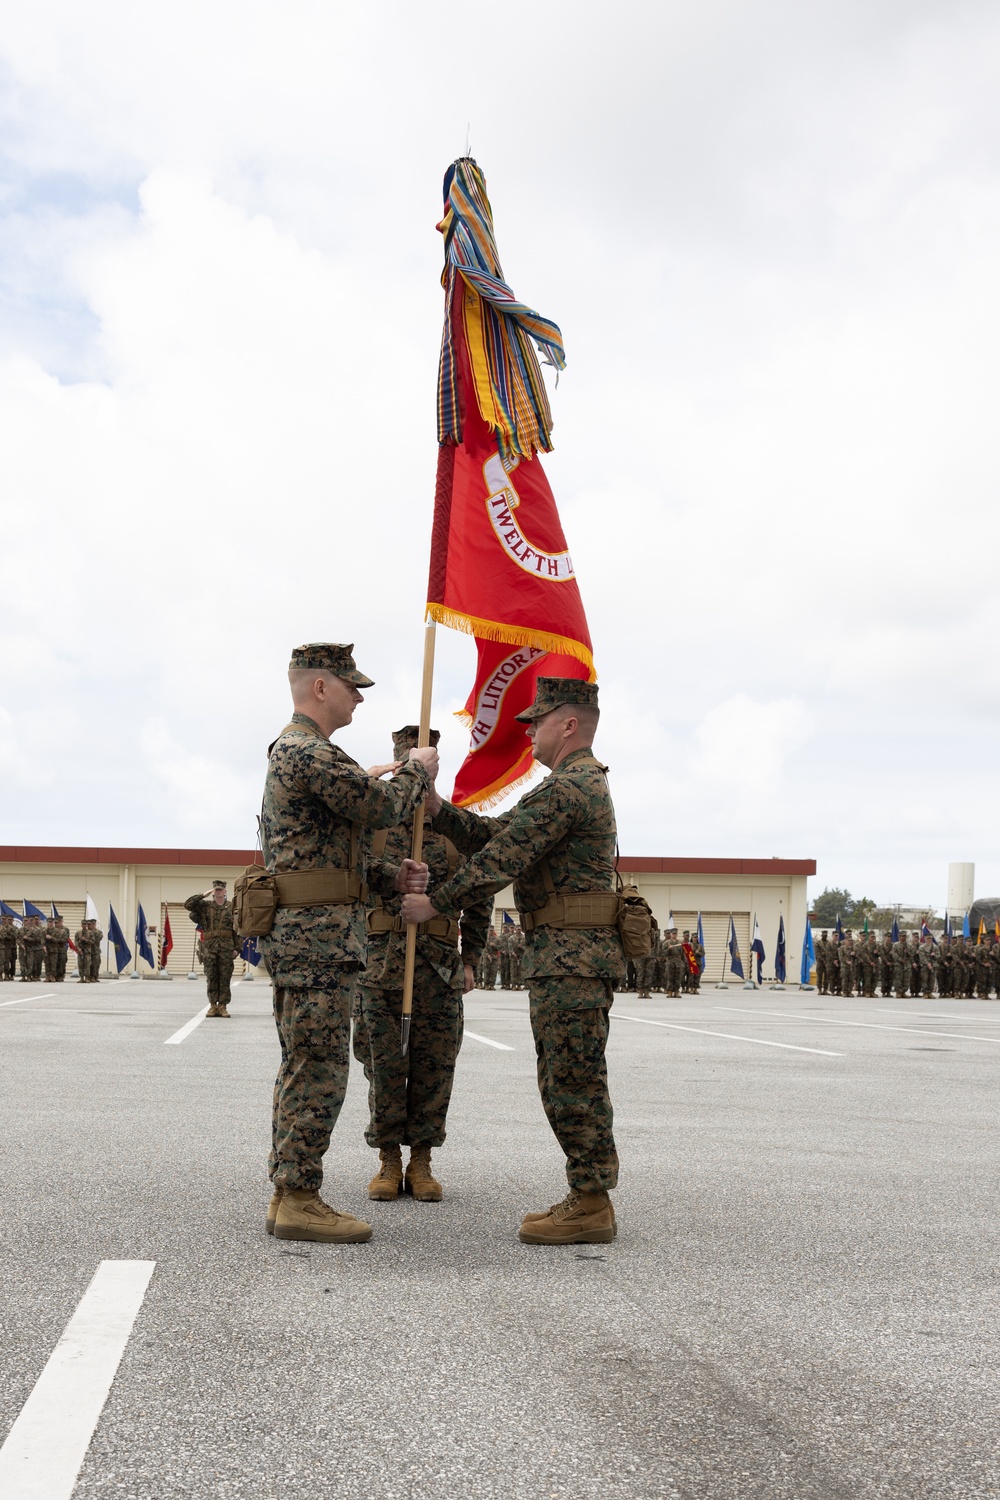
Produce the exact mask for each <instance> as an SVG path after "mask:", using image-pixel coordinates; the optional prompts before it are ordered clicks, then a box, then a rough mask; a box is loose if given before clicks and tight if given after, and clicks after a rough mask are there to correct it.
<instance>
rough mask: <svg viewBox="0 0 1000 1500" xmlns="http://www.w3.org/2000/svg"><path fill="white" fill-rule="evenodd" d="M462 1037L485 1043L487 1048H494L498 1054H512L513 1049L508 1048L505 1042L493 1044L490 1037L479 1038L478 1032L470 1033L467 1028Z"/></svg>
mask: <svg viewBox="0 0 1000 1500" xmlns="http://www.w3.org/2000/svg"><path fill="white" fill-rule="evenodd" d="M462 1035H463V1036H471V1038H472V1040H473V1041H474V1042H485V1043H486V1046H487V1047H496V1048H497V1049H498V1050H499V1051H500V1052H513V1051H514V1048H513V1047H508V1045H507V1043H506V1042H495V1041H493V1039H492V1038H491V1037H488V1036H480V1035H479V1032H478V1031H470V1030H469V1029H468V1027H466V1029H465V1030H464V1031H463V1032H462Z"/></svg>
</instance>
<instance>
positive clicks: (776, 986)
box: [768, 984, 785, 990]
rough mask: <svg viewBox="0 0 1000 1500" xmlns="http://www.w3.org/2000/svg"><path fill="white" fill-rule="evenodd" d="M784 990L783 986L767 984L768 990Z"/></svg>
mask: <svg viewBox="0 0 1000 1500" xmlns="http://www.w3.org/2000/svg"><path fill="white" fill-rule="evenodd" d="M784 988H785V986H784V985H783V984H769V985H768V989H769V990H783V989H784Z"/></svg>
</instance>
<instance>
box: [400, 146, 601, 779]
mask: <svg viewBox="0 0 1000 1500" xmlns="http://www.w3.org/2000/svg"><path fill="white" fill-rule="evenodd" d="M438 227H439V228H440V229H441V230H442V232H443V233H444V236H445V270H444V276H443V278H442V279H443V283H444V287H445V328H444V339H443V342H442V349H441V368H440V375H439V382H438V441H439V443H440V448H439V450H438V475H437V489H436V494H435V503H434V529H433V534H432V538H431V564H430V578H429V581H428V591H427V601H428V602H427V613H428V615H429V616H430V617H431V618H432V619H434V620H437V621H439V622H440V623H441V624H443V625H450V626H451V627H453V628H454V629H457V630H464V631H466V632H468V633H469V634H470V635H474V636H475V637H476V645H477V648H478V658H479V659H478V666H477V671H476V681H475V684H474V686H473V689H472V692H471V693H470V695H469V699H468V702H467V703H466V706H465V710H464V712H463V715H462V717H463V718H465V719H466V721H467V722H468V724H469V730H470V742H469V753H468V755H467V757H466V759H465V761H464V763H463V764H462V767H461V769H460V770H459V773H458V776H457V777H456V780H455V789H454V792H453V794H452V800H453V801H454V802H455V803H457V804H458V805H459V806H465V807H467V806H484V805H488V804H489V803H490V802H492V801H495V800H497V799H499V798H500V797H502V796H503V795H505V794H506V793H507V792H508V791H509V790H510V789H511V788H512V787H513V786H515V785H517V783H518V782H519V781H522V780H524V779H525V778H526V777H527V776H529V775H530V774H531V770H532V765H533V762H532V757H531V746H530V743H529V741H528V739H527V736H526V735H525V731H524V726H523V724H517V723H516V722H515V715H516V714H518V713H520V712H521V711H522V709H524V708H525V707H527V705H528V704H529V703H531V702H532V701H533V699H534V696H535V679H536V678H537V677H538V675H539V673H541V674H542V675H543V676H547V677H582V678H585V679H587V680H588V681H592V680H593V679H594V677H595V675H596V674H595V672H594V662H593V656H592V653H591V643H590V632H589V630H588V628H587V619H586V615H585V614H584V610H583V602H582V600H581V598H580V590H579V587H578V585H577V581H576V573H575V570H574V568H573V559H572V557H571V555H570V552H569V548H568V547H567V545H566V537H565V535H564V533H563V529H562V525H561V523H560V520H559V513H558V511H557V510H556V503H555V498H554V497H553V494H552V491H551V489H550V488H549V483H548V480H547V479H546V477H545V474H544V472H543V470H542V465H541V460H540V459H539V458H538V453H539V452H540V451H541V452H548V451H549V450H550V449H551V446H552V444H551V428H552V416H551V412H550V410H549V404H548V397H547V395H546V393H545V387H544V384H543V382H542V376H541V371H540V369H539V366H538V359H537V356H536V354H535V350H534V348H533V347H532V341H534V343H536V344H537V345H538V347H539V348H540V349H541V351H542V352H543V354H545V355H546V356H547V362H548V363H550V364H552V365H554V366H555V367H556V369H562V368H563V367H564V366H565V363H566V361H565V356H564V354H563V348H562V337H561V335H560V332H559V329H558V328H557V327H556V325H555V324H554V323H551V322H549V321H548V320H547V319H545V318H542V317H540V316H539V315H538V314H537V313H535V312H532V310H531V309H530V308H528V307H526V306H525V305H524V304H523V303H519V302H517V300H516V299H515V297H514V294H513V292H512V291H511V289H510V287H509V286H507V284H506V283H505V282H504V280H503V274H502V272H501V270H500V264H499V260H498V258H497V250H496V244H495V241H494V238H493V219H492V213H491V210H490V205H489V200H488V198H487V196H486V183H485V181H484V179H483V176H482V173H481V172H480V171H479V168H478V167H477V166H476V164H475V162H473V161H472V160H471V159H469V158H463V159H462V160H460V161H457V162H455V163H454V164H453V166H452V167H450V168H449V171H448V174H447V176H446V177H445V216H444V219H443V220H442V222H441V224H440V225H439V226H438Z"/></svg>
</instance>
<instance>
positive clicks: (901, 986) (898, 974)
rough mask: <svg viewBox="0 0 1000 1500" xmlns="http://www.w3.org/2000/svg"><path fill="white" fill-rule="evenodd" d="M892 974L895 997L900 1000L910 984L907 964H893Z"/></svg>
mask: <svg viewBox="0 0 1000 1500" xmlns="http://www.w3.org/2000/svg"><path fill="white" fill-rule="evenodd" d="M892 972H893V978H894V980H895V987H896V996H897V998H898V999H900V1000H902V998H903V996H904V995H905V994H906V991H907V987H908V985H909V983H910V966H909V964H893V966H892Z"/></svg>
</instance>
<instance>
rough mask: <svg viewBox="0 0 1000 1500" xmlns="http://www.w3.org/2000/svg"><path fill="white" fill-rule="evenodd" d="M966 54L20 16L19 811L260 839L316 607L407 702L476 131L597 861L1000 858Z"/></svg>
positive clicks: (5, 220)
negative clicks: (557, 338) (587, 775)
mask: <svg viewBox="0 0 1000 1500" xmlns="http://www.w3.org/2000/svg"><path fill="white" fill-rule="evenodd" d="M998 71H1000V11H998V9H997V6H996V4H995V3H986V0H984V3H975V0H970V3H963V0H813V3H810V4H802V0H785V3H769V0H760V3H744V4H737V3H712V0H703V3H700V4H698V5H692V4H691V3H690V0H658V3H656V4H653V3H648V4H634V3H628V0H626V3H621V4H617V5H613V6H608V5H593V4H590V3H587V0H573V3H572V4H570V3H545V0H532V3H531V4H525V3H520V0H513V3H508V4H507V5H506V6H505V7H504V8H503V10H502V12H500V13H497V12H493V11H488V10H485V9H483V8H482V7H462V6H456V5H448V6H445V5H441V4H436V3H426V0H425V3H421V4H419V5H415V4H413V3H412V0H407V3H394V0H389V3H386V0H382V3H380V4H378V5H372V4H361V3H358V4H349V5H345V4H337V3H334V4H330V3H329V0H323V3H318V0H316V3H302V0H284V3H283V4H281V5H276V4H273V3H268V4H261V3H253V0H249V3H248V0H240V3H238V4H237V3H235V0H234V3H222V0H197V3H193V0H172V3H171V4H170V5H166V4H159V5H136V4H135V3H134V0H127V3H125V0H121V3H111V0H90V3H89V4H88V5H86V6H81V5H79V4H78V3H69V0H65V3H52V0H34V3H33V4H32V5H30V6H26V5H22V6H19V7H16V8H14V9H13V10H9V11H8V14H7V16H6V17H5V23H4V35H3V39H2V43H0V86H2V100H3V103H2V109H3V117H2V131H0V137H2V141H3V147H2V148H0V149H2V167H3V186H2V198H0V205H2V227H0V234H2V241H0V298H2V329H0V494H2V497H3V509H4V519H3V524H2V531H0V536H2V563H0V601H2V602H0V608H2V642H0V686H2V692H0V795H2V814H3V816H2V826H0V842H6V843H33V844H95V843H96V844H131V845H148V844H155V845H186V846H192V845H196V846H199V847H232V846H235V847H247V846H249V845H250V844H251V843H252V840H253V828H254V815H255V811H256V808H257V806H258V805H259V795H260V785H261V780H262V770H263V756H264V747H265V746H266V745H267V743H268V741H269V740H270V739H271V738H273V736H274V733H275V732H276V730H277V729H279V728H280V727H281V725H282V724H283V723H284V722H285V721H286V717H287V701H286V700H287V684H286V682H285V677H284V672H285V668H286V665H287V661H288V653H289V648H290V647H291V646H293V645H296V644H299V643H301V642H304V641H309V640H317V639H332V640H350V641H355V642H356V643H357V651H356V654H357V657H358V661H359V664H360V665H361V667H362V669H363V670H364V671H366V672H368V673H369V675H370V676H372V677H374V678H375V679H376V682H377V686H376V687H375V688H374V689H372V690H371V691H370V693H369V694H368V701H367V702H366V704H365V705H364V706H363V707H362V708H361V709H360V710H359V712H358V714H357V717H356V721H355V724H354V726H353V727H352V728H351V729H349V730H347V731H345V732H344V734H343V735H342V736H340V743H342V744H343V746H344V747H345V749H347V750H348V751H349V752H350V753H351V754H353V755H355V756H356V758H357V759H359V760H360V761H362V762H363V763H365V764H369V763H371V762H373V761H376V760H381V759H383V758H386V757H387V755H388V752H389V732H390V731H391V730H392V729H393V728H395V727H397V725H399V724H400V723H402V722H406V721H410V720H414V719H415V718H416V716H417V710H418V687H419V673H420V660H421V649H422V640H421V637H422V627H421V619H422V608H423V602H424V597H425V584H426V557H427V547H428V542H429V527H430V517H431V498H432V493H433V480H434V466H435V456H436V454H435V418H434V395H435V378H436V366H437V352H438V342H439V338H440V326H441V297H442V294H441V290H440V286H439V284H438V277H439V273H440V263H441V240H440V236H439V235H437V234H436V233H435V230H434V225H435V222H436V220H437V219H438V218H439V217H440V211H441V199H440V184H441V177H442V175H443V172H444V169H445V168H446V167H447V165H448V163H449V162H450V161H451V160H452V159H453V158H454V157H456V156H458V155H460V154H462V153H463V151H464V149H465V144H466V130H467V127H468V128H469V130H470V140H471V148H472V154H473V155H474V156H475V157H476V158H477V160H478V161H479V163H480V165H481V167H482V168H483V170H484V172H485V174H486V178H487V183H488V186H489V190H490V195H491V198H492V202H493V208H494V213H495V218H496V228H497V236H498V242H499V247H500V252H501V256H502V259H503V264H504V269H505V272H506V274H507V278H508V280H509V281H510V282H511V284H512V285H513V287H514V290H515V292H516V293H517V295H518V296H519V297H520V298H522V299H523V300H525V301H527V302H528V303H529V304H530V305H532V306H534V307H536V308H537V309H538V310H539V311H540V312H541V313H543V314H544V315H545V316H547V317H550V318H553V319H554V320H555V321H556V322H558V323H559V324H560V326H561V328H562V330H563V335H564V338H565V343H566V352H567V358H568V368H567V370H566V372H565V374H564V375H563V376H562V377H561V379H560V382H559V387H558V390H556V391H553V393H552V401H553V407H554V413H555V423H556V426H555V442H556V452H555V453H554V454H553V455H552V456H551V457H550V458H549V459H547V460H546V468H547V472H548V474H549V477H550V479H551V481H552V485H553V488H554V490H555V493H556V498H557V501H558V503H559V506H560V510H561V514H562V518H563V523H564V526H565V529H566V533H567V536H568V539H569V544H570V547H571V549H572V552H573V557H574V561H575V563H576V566H577V570H578V574H579V579H580V584H581V588H582V591H583V597H584V603H585V605H586V607H587V611H588V617H589V620H590V626H591V632H592V635H593V638H594V649H595V657H596V661H597V666H598V670H599V672H600V681H601V694H602V704H603V706H604V710H605V717H604V722H603V726H602V732H601V739H600V741H599V748H600V749H601V750H602V752H603V755H604V757H605V759H607V760H608V761H609V762H610V765H611V768H612V776H613V788H614V792H615V797H616V802H617V806H618V812H619V823H620V829H621V844H622V849H623V852H625V853H633V854H661V855H680V856H688V855H734V856H769V855H775V854H776V855H781V856H785V857H807V856H808V857H815V858H816V859H817V860H818V864H819V872H818V878H817V880H816V882H814V883H813V885H812V887H811V889H812V890H813V891H814V892H815V891H818V890H819V889H821V888H822V886H823V885H841V886H847V887H848V888H849V889H850V890H851V891H853V892H854V893H855V895H859V894H862V893H864V894H868V895H870V896H872V897H874V898H875V899H877V900H882V901H889V900H902V901H913V902H928V903H930V904H931V905H934V906H937V907H938V908H941V907H943V905H944V902H945V895H946V873H947V864H948V862H949V861H950V860H974V861H975V862H976V866H977V871H976V875H977V879H976V890H977V894H981V895H986V894H993V893H995V892H997V891H1000V830H998V826H997V817H996V813H995V807H996V803H997V789H996V780H997V749H996V741H997V720H998V714H1000V660H998V652H997V642H998V638H1000V631H998V625H1000V621H998V588H1000V546H998V541H1000V537H998V519H997V517H998V507H997V492H998V479H1000V458H998V443H997V435H996V434H997V404H998V394H1000V390H998V386H1000V381H998V377H997V358H998V349H1000V290H998V230H1000V171H998V166H1000V123H998V119H1000V117H998V113H997V108H996V79H997V77H998ZM474 660H475V652H474V647H473V644H472V642H471V641H470V640H468V639H467V638H466V637H464V636H462V635H458V634H455V633H453V632H449V631H446V630H439V632H438V661H439V671H438V676H437V684H436V695H435V703H436V707H435V714H434V717H435V720H436V722H437V724H438V726H439V727H440V728H441V730H442V731H443V741H442V748H443V753H444V761H445V775H444V778H443V781H444V783H445V789H446V790H447V789H449V788H450V786H451V779H452V777H453V775H454V772H455V770H456V768H457V766H458V764H459V763H460V761H461V759H462V756H463V754H464V750H465V740H466V736H465V731H464V730H463V729H462V727H461V726H460V724H459V723H458V721H457V720H455V719H453V718H452V717H451V714H452V712H453V711H454V710H455V709H456V708H458V707H459V706H460V705H461V703H462V702H463V701H464V699H465V697H466V694H467V692H468V690H469V687H470V684H471V678H472V672H473V667H474Z"/></svg>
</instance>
